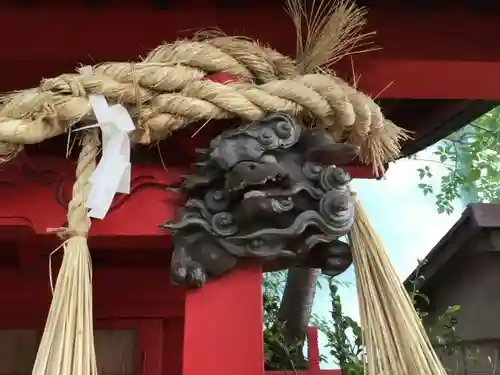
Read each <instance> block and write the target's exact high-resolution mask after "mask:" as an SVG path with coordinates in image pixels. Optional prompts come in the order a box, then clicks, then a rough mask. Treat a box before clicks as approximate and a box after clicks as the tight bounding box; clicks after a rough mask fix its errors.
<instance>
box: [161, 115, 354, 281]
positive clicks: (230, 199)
mask: <svg viewBox="0 0 500 375" xmlns="http://www.w3.org/2000/svg"><path fill="white" fill-rule="evenodd" d="M357 151H358V150H357V148H356V147H355V146H352V145H349V144H344V143H335V142H334V141H333V139H332V138H331V137H330V136H329V135H328V134H327V133H326V132H324V131H323V130H321V129H318V128H316V129H304V128H303V127H302V126H301V125H300V124H299V123H298V122H297V121H296V120H295V119H293V118H291V117H289V116H287V115H283V114H274V115H271V116H269V117H268V118H266V119H265V120H262V121H254V122H251V123H249V124H247V125H244V126H241V127H239V128H237V129H232V130H227V131H225V132H224V133H222V134H221V135H219V136H218V137H216V138H215V139H213V140H212V142H211V144H210V147H209V148H207V149H199V150H197V156H198V162H197V163H196V165H195V166H193V167H194V168H193V171H194V172H193V174H190V175H186V176H184V178H183V180H182V182H181V183H180V184H179V185H178V186H176V188H178V189H179V190H181V191H182V192H184V193H185V194H186V195H187V201H186V203H185V204H184V206H183V207H182V208H181V209H180V212H179V215H178V219H177V220H176V221H173V222H168V223H166V224H164V227H165V228H168V229H169V230H170V231H171V233H172V235H173V243H174V250H173V255H172V262H171V277H172V281H173V282H174V283H177V284H184V285H187V286H190V287H200V286H202V285H203V284H204V283H205V282H206V280H207V278H212V277H218V276H221V275H224V274H226V273H228V272H230V271H231V270H232V269H233V268H235V267H238V266H241V265H243V264H245V263H246V262H248V261H251V260H254V261H255V260H258V261H260V262H261V263H262V265H263V268H264V270H266V271H272V270H279V269H286V268H290V267H293V266H299V267H310V268H321V269H322V270H323V272H325V273H327V274H330V275H337V274H339V273H341V272H343V271H345V270H346V269H347V268H348V267H349V266H350V264H351V262H352V257H351V254H350V250H349V246H348V245H347V244H345V243H343V242H341V241H339V237H342V236H345V235H346V234H347V233H348V231H349V230H350V228H351V226H352V223H353V220H354V208H353V202H352V200H351V192H350V188H349V181H350V176H349V175H348V174H347V173H346V172H345V171H344V170H343V169H342V168H340V167H339V165H344V164H346V163H348V162H350V161H351V160H352V159H353V158H354V157H355V156H356V154H357Z"/></svg>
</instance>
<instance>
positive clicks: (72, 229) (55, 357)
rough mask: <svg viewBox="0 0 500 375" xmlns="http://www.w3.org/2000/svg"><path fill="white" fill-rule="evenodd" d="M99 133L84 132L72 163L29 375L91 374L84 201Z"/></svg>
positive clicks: (89, 268)
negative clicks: (64, 222)
mask: <svg viewBox="0 0 500 375" xmlns="http://www.w3.org/2000/svg"><path fill="white" fill-rule="evenodd" d="M98 147H99V138H98V135H97V133H95V132H94V131H90V132H87V133H86V134H85V135H84V138H83V142H82V150H81V152H80V156H79V158H78V165H77V168H76V182H75V184H74V185H73V198H72V200H71V202H70V203H69V205H68V216H67V217H68V227H67V228H65V229H64V230H62V231H61V232H60V233H59V235H60V236H61V237H63V238H66V241H65V242H64V243H63V245H62V248H63V249H64V255H63V261H62V266H61V269H60V270H59V274H58V276H57V282H56V286H55V290H54V294H53V299H52V304H51V306H50V311H49V315H48V317H47V322H46V324H45V329H44V332H43V336H42V340H41V343H40V347H39V349H38V353H37V356H36V360H35V364H34V367H33V372H32V375H97V365H96V358H95V348H94V330H93V322H92V266H91V259H90V253H89V249H88V246H87V234H88V231H89V229H90V224H91V223H90V218H89V216H88V213H87V208H86V207H85V201H86V199H87V196H88V194H89V191H90V182H89V179H90V176H91V175H92V172H93V171H94V168H95V164H96V155H97V152H98Z"/></svg>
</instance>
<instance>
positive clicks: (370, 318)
mask: <svg viewBox="0 0 500 375" xmlns="http://www.w3.org/2000/svg"><path fill="white" fill-rule="evenodd" d="M354 199H356V198H354ZM355 205H356V218H355V222H354V225H353V228H352V230H351V233H350V242H351V247H352V252H353V259H354V266H355V273H356V283H357V290H358V300H359V308H360V318H361V327H362V339H363V343H364V345H365V347H366V361H365V365H366V368H365V371H366V374H367V375H381V374H383V375H446V370H445V369H444V367H443V365H442V364H441V362H440V361H439V358H438V356H437V355H436V353H435V351H434V349H433V347H432V345H431V343H430V341H429V338H428V336H427V333H426V332H425V329H424V326H423V325H422V322H421V320H420V318H419V316H418V314H417V312H416V311H415V309H414V307H413V304H412V302H411V299H410V297H409V296H408V293H407V292H406V290H405V289H404V287H403V285H402V283H401V281H400V279H399V277H398V276H397V274H396V271H395V269H394V267H393V266H392V264H391V262H390V261H389V258H388V256H387V253H386V252H385V250H384V247H383V245H382V241H381V239H380V238H379V237H378V236H377V234H376V233H375V231H374V230H373V228H372V226H371V224H370V221H369V219H368V217H367V216H366V213H365V212H364V210H363V208H362V207H361V205H360V203H359V201H358V200H357V199H356V201H355Z"/></svg>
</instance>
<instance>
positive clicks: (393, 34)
mask: <svg viewBox="0 0 500 375" xmlns="http://www.w3.org/2000/svg"><path fill="white" fill-rule="evenodd" d="M47 19H54V20H57V22H46V20H47ZM110 19H112V20H113V25H114V26H113V27H110ZM89 20H92V21H91V23H92V27H88V25H89ZM26 25H30V27H29V28H27V27H26ZM129 25H134V27H128V26H129ZM158 25H161V29H158ZM208 27H220V28H221V29H223V30H224V31H226V32H227V33H229V34H238V35H245V36H249V37H254V38H257V39H259V40H260V41H262V42H264V43H268V44H270V45H272V46H274V47H275V48H277V49H278V50H280V51H282V52H284V53H287V54H293V53H294V48H295V36H294V30H293V25H292V23H291V22H290V20H289V19H288V18H287V16H286V15H285V13H284V11H283V10H282V9H281V8H279V7H276V6H273V7H253V8H251V9H245V10H222V9H217V8H210V7H208V8H207V7H205V8H202V7H198V8H196V7H194V8H193V7H189V8H181V9H175V10H169V11H155V10H151V9H147V8H137V9H126V8H125V9H110V8H107V9H103V10H93V11H92V10H84V9H80V8H77V7H73V8H71V7H66V8H47V9H46V8H38V9H19V8H2V9H1V11H0V33H1V34H2V35H10V36H11V37H9V38H6V40H5V41H4V46H3V48H2V50H1V51H0V61H1V63H0V68H1V69H2V71H7V72H11V74H7V75H6V76H5V77H4V78H3V79H2V86H1V90H2V91H5V90H10V89H22V88H28V87H32V86H33V85H37V84H38V82H39V80H40V79H41V78H42V77H50V76H54V75H58V74H61V73H64V72H71V71H73V70H74V68H75V67H76V66H77V65H78V64H79V63H85V64H86V63H92V62H99V61H106V60H131V59H136V57H137V55H144V54H145V53H147V51H148V50H150V49H151V48H153V47H155V46H156V45H157V44H159V43H161V42H163V41H165V40H166V41H169V40H173V39H176V38H178V37H180V36H188V35H190V34H191V33H192V31H193V30H197V29H200V28H208ZM34 30H36V31H34ZM61 30H65V31H64V32H63V33H61V32H60V31H61ZM137 30H141V32H137ZM158 30H161V32H159V31H158ZM368 30H375V31H376V32H377V36H376V37H375V39H374V41H375V45H377V46H381V47H383V49H382V50H380V51H376V52H373V53H368V54H363V55H360V56H356V57H355V58H353V59H352V61H353V62H352V63H351V60H350V59H349V60H347V61H344V62H343V63H341V64H339V65H338V66H337V69H338V72H339V74H340V75H341V76H344V77H346V78H347V79H349V80H352V79H353V71H354V73H355V75H356V77H360V78H359V80H358V86H359V88H360V89H362V90H364V91H366V92H367V93H369V94H371V95H373V96H376V97H385V98H391V97H392V98H474V99H477V98H482V99H499V98H500V82H499V80H500V75H498V74H497V72H498V71H499V70H500V66H499V60H500V51H499V50H498V49H495V48H491V44H490V43H491V35H499V33H500V23H499V22H498V20H497V18H496V16H495V15H471V14H470V13H468V12H465V11H460V10H453V9H450V10H446V11H441V12H439V11H438V12H422V13H419V12H414V11H404V10H401V9H374V10H373V11H371V12H370V13H369V26H368ZM54 38H56V42H54V43H46V41H47V40H54ZM27 45H29V46H30V48H25V46H27ZM17 72H18V73H17ZM485 82H487V84H485Z"/></svg>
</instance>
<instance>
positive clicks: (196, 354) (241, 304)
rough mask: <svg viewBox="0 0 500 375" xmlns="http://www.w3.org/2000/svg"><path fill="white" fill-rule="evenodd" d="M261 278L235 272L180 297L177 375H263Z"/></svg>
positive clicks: (257, 274) (251, 271)
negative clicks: (183, 310)
mask: <svg viewBox="0 0 500 375" xmlns="http://www.w3.org/2000/svg"><path fill="white" fill-rule="evenodd" d="M261 282H262V273H261V270H260V269H259V268H258V267H255V268H249V269H240V270H237V271H234V272H233V273H231V274H230V275H228V276H227V277H224V278H222V279H219V280H217V281H214V282H211V283H208V284H207V285H206V286H205V287H204V288H202V289H200V290H196V291H192V292H189V293H188V294H187V295H186V305H185V308H186V316H185V322H184V353H183V363H182V375H199V374H202V373H205V374H217V375H233V374H238V375H263V374H264V348H263V336H262V319H263V315H262V294H261V293H262V292H261Z"/></svg>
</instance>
